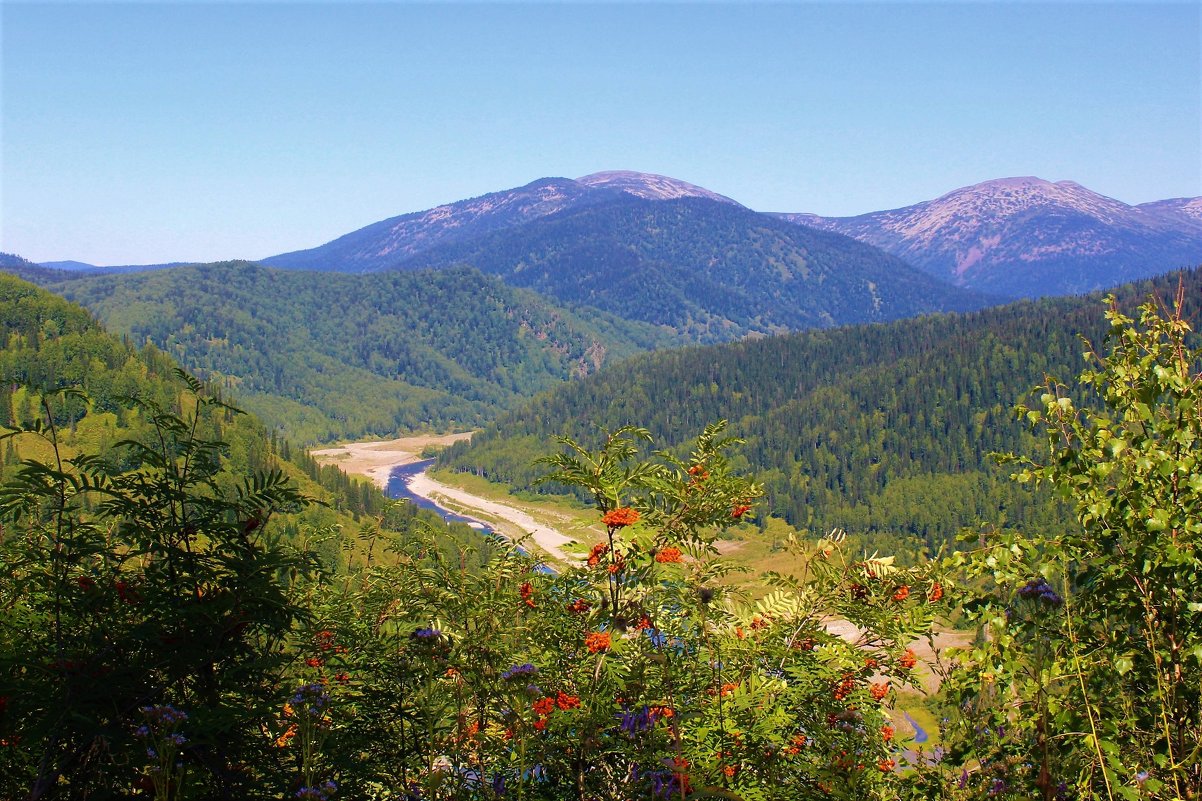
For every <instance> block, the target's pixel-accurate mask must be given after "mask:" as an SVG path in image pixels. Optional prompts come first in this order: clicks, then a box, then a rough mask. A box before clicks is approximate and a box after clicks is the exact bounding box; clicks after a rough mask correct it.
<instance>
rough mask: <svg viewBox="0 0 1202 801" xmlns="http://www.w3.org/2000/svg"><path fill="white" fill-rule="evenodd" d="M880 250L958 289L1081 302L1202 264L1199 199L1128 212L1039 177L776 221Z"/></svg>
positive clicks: (1080, 189)
mask: <svg viewBox="0 0 1202 801" xmlns="http://www.w3.org/2000/svg"><path fill="white" fill-rule="evenodd" d="M773 216H776V217H779V218H781V219H787V220H789V221H790V222H795V223H799V224H802V225H807V226H810V227H816V228H822V229H823V230H830V231H837V232H839V233H843V234H846V235H848V236H851V237H854V238H856V239H859V240H861V241H863V242H868V243H870V244H873V245H876V246H877V247H880V248H882V249H883V250H885V251H886V252H889V253H892V254H893V255H896V256H898V257H900V258H902V259H905V260H906V261H908V262H909V263H911V264H913V265H915V266H916V267H918V268H920V269H922V270H924V271H925V272H927V273H929V274H931V275H934V276H936V277H940V278H943V279H944V280H948V281H950V282H952V283H954V284H956V285H957V286H963V287H968V288H975V289H979V290H981V291H984V292H991V293H996V294H1001V295H1007V296H1012V297H1016V296H1041V295H1058V294H1075V293H1080V292H1085V291H1092V290H1095V289H1100V288H1103V287H1106V286H1113V285H1117V284H1119V283H1123V282H1124V281H1130V280H1136V279H1139V278H1145V277H1149V276H1151V275H1155V274H1158V273H1163V272H1167V271H1169V270H1171V269H1176V268H1179V267H1182V266H1191V265H1192V264H1196V263H1198V262H1202V198H1179V199H1174V200H1165V201H1154V202H1152V203H1145V204H1140V205H1138V206H1132V205H1129V204H1127V203H1123V202H1122V201H1120V200H1116V199H1114V198H1110V197H1106V196H1105V195H1101V194H1099V193H1097V192H1094V191H1092V190H1090V189H1087V188H1086V187H1084V186H1082V185H1080V184H1078V183H1076V182H1075V181H1056V182H1052V181H1047V180H1044V179H1042V178H1037V177H1034V176H1024V177H1014V178H1001V179H994V180H990V181H984V182H982V183H979V184H974V185H972V186H967V187H960V188H959V189H955V190H952V191H951V192H947V193H945V194H943V195H941V196H939V197H938V198H935V199H933V200H929V201H923V202H920V203H915V204H912V205H909V206H904V207H902V208H898V209H889V210H885V211H874V212H868V213H866V214H861V215H857V216H854V217H822V216H820V215H815V214H807V213H801V214H793V213H777V214H774V215H773Z"/></svg>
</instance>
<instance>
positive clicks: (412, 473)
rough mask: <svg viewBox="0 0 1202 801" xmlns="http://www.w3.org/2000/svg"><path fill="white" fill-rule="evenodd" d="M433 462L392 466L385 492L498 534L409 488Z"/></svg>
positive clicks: (488, 532)
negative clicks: (415, 478)
mask: <svg viewBox="0 0 1202 801" xmlns="http://www.w3.org/2000/svg"><path fill="white" fill-rule="evenodd" d="M432 464H434V460H433V459H423V460H422V461H420V462H410V463H409V464H402V465H398V466H396V467H394V468H392V470H391V471H389V473H388V485H387V487H386V488H385V490H384V492H385V493H386V494H387V495H388V497H389V498H395V499H397V500H401V499H404V500H406V501H409V502H410V503H412V504H414V505H415V506H417V507H418V508H420V509H429V510H430V511H432V512H437V513H438V514H439V515H441V516H442V519H443V520H446V521H447V522H448V523H466V524H467V525H469V526H471V527H472V528H474V529H476V530H478V531H480V532H481V533H482V534H496V532H495V531H494V530H493V529H492V528H490V527H489V526H487V525H485V524H484V523H482V522H480V521H479V520H477V519H476V518H474V517H467V516H466V515H461V514H459V513H458V512H452V511H451V510H450V509H447V508H446V507H445V506H440V505H439V504H438V502H437V501H434V500H431V499H430V498H426V497H424V496H422V495H418V494H417V493H416V492H414V491H413V490H411V489H410V488H409V482H410V481H412V480H413V479H414V477H416V476H417V475H418V474H420V473H424V472H426V470H427V469H428V468H429V467H430V465H432Z"/></svg>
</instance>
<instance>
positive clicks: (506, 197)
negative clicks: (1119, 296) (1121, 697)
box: [263, 171, 1202, 297]
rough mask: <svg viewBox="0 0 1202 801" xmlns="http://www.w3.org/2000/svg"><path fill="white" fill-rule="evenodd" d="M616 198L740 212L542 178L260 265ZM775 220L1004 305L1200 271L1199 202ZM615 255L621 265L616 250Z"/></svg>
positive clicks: (1023, 181) (320, 260) (966, 198)
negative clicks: (863, 248) (880, 253)
mask: <svg viewBox="0 0 1202 801" xmlns="http://www.w3.org/2000/svg"><path fill="white" fill-rule="evenodd" d="M617 195H634V196H636V197H639V198H643V199H646V200H655V201H671V200H677V199H680V198H703V199H706V200H710V201H714V202H716V203H722V204H726V205H728V206H733V207H740V204H739V203H737V202H736V201H734V200H732V199H731V198H728V197H726V196H724V195H719V194H718V193H716V192H712V191H710V190H708V189H704V188H702V187H699V186H696V185H694V184H690V183H686V182H684V181H680V180H677V179H674V178H667V177H665V176H662V175H651V174H648V173H638V172H622V171H618V172H600V173H594V174H593V175H586V176H584V177H582V178H577V179H575V180H570V179H567V178H544V179H541V180H539V181H535V182H534V183H531V184H528V185H526V186H523V187H519V188H517V189H511V190H507V191H504V192H494V193H492V194H489V195H485V196H483V197H480V198H475V199H472V200H465V201H460V202H458V203H451V204H448V205H445V206H439V207H438V208H435V209H431V210H429V211H425V212H417V213H415V214H407V215H404V216H402V217H395V218H392V219H390V220H384V221H382V222H379V223H375V224H374V225H370V226H368V227H366V228H363V229H360V230H358V231H355V232H353V233H350V234H347V235H346V236H343V237H340V238H338V239H336V240H334V241H333V242H330V243H327V244H325V245H322V246H320V247H316V248H311V249H309V250H302V251H296V252H293V253H284V254H281V255H279V256H272V257H270V258H268V259H264V260H263V263H264V264H270V265H274V266H279V267H289V268H307V269H319V270H337V271H346V272H362V271H370V270H378V269H388V268H392V267H398V266H404V265H406V264H408V265H413V264H416V263H419V260H416V259H415V258H414V257H416V256H417V255H419V254H422V253H426V252H428V251H431V250H435V249H438V248H445V247H446V246H449V245H457V246H464V243H467V242H471V241H474V240H475V238H476V237H479V236H482V235H484V234H493V233H495V232H497V231H502V230H523V229H524V227H525V226H527V225H530V224H533V223H534V222H536V221H538V220H541V219H543V218H546V217H549V216H553V215H557V214H562V213H570V212H572V211H573V210H578V209H581V208H584V207H591V206H599V205H605V204H607V203H612V202H615V200H616V196H617ZM772 216H775V217H778V218H780V219H784V220H787V221H789V222H794V223H801V224H802V225H806V226H809V227H812V228H819V229H822V230H827V231H834V232H836V233H840V234H845V235H847V236H850V237H852V238H854V239H858V240H860V241H862V242H866V243H868V244H870V245H874V246H876V247H879V248H881V249H882V250H884V251H886V252H887V253H890V254H892V255H894V256H897V257H899V258H901V259H902V260H904V261H906V262H908V263H909V264H911V265H913V266H915V267H917V268H919V269H920V270H923V271H924V272H926V273H928V274H930V275H932V276H934V277H936V278H938V279H940V280H942V281H947V282H949V283H951V284H954V285H956V286H959V287H963V288H967V289H974V290H977V291H980V292H983V293H987V294H991V295H999V296H1006V297H1022V296H1031V297H1036V296H1042V295H1061V294H1075V293H1081V292H1086V291H1090V290H1094V289H1099V288H1103V287H1107V286H1114V285H1116V284H1119V283H1122V282H1124V281H1131V280H1134V279H1137V278H1142V277H1147V276H1151V275H1157V274H1160V273H1163V272H1166V271H1169V270H1173V269H1177V268H1180V267H1188V266H1194V265H1197V264H1199V263H1202V198H1179V199H1173V200H1161V201H1155V202H1152V203H1144V204H1141V205H1138V206H1131V205H1128V204H1126V203H1123V202H1121V201H1118V200H1115V199H1113V198H1108V197H1105V196H1103V195H1100V194H1098V193H1096V192H1092V191H1090V190H1089V189H1086V188H1085V187H1083V186H1081V185H1080V184H1076V183H1073V182H1072V181H1059V182H1057V183H1052V182H1049V181H1045V180H1042V179H1040V178H1003V179H999V180H994V181H986V182H984V183H980V184H976V185H974V186H969V187H964V188H961V189H957V190H955V191H952V192H949V193H948V194H946V195H943V196H942V197H939V198H936V199H935V200H930V201H926V202H923V203H917V204H915V205H913V206H907V207H905V208H902V209H894V210H890V211H874V212H870V213H868V214H861V215H859V216H855V217H822V216H819V215H815V214H805V213H796V214H794V213H779V214H774V215H772ZM536 235H537V234H536ZM615 238H619V239H620V232H615ZM701 238H702V239H704V238H706V237H705V236H702V237H701ZM469 249H470V248H469ZM616 253H617V257H618V258H620V257H621V256H620V249H619V251H617V252H616ZM420 261H421V263H427V264H428V263H429V259H424V260H420ZM680 266H686V265H680Z"/></svg>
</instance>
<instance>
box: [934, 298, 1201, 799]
mask: <svg viewBox="0 0 1202 801" xmlns="http://www.w3.org/2000/svg"><path fill="white" fill-rule="evenodd" d="M1108 301H1109V304H1110V309H1109V311H1108V312H1107V315H1106V316H1107V319H1108V320H1109V322H1110V332H1109V334H1108V336H1107V342H1108V345H1109V352H1108V353H1107V354H1106V355H1105V356H1100V355H1098V354H1097V353H1095V352H1093V351H1092V349H1090V354H1089V356H1090V358H1091V359H1092V361H1093V364H1092V365H1091V367H1089V368H1088V369H1087V370H1086V371H1085V372H1083V373H1082V375H1081V378H1080V383H1081V385H1082V386H1083V388H1084V389H1085V390H1086V391H1087V392H1088V393H1089V394H1090V395H1092V398H1093V399H1094V400H1095V401H1096V402H1093V403H1090V404H1089V405H1088V406H1087V407H1086V409H1089V410H1084V409H1082V408H1081V406H1079V405H1078V403H1077V402H1074V400H1073V399H1072V398H1071V397H1070V395H1069V390H1068V388H1067V387H1065V386H1063V385H1062V384H1060V383H1058V382H1056V381H1054V380H1051V379H1049V381H1048V383H1047V385H1046V386H1045V387H1043V389H1042V394H1041V396H1040V398H1039V403H1038V404H1037V405H1034V406H1032V407H1030V408H1028V407H1025V406H1021V407H1019V409H1018V411H1019V414H1020V416H1022V417H1023V418H1024V419H1025V420H1026V421H1027V422H1028V423H1029V424H1030V425H1031V426H1032V428H1034V429H1035V430H1037V431H1038V432H1040V433H1042V435H1043V436H1044V439H1045V442H1046V446H1047V457H1046V459H1045V460H1043V461H1035V460H1032V459H1029V458H1019V457H1014V456H1010V457H1008V458H1006V459H1004V461H1005V462H1007V463H1010V464H1013V465H1015V466H1016V468H1017V472H1016V474H1015V478H1016V479H1017V480H1019V481H1021V482H1024V483H1035V484H1047V485H1050V486H1052V487H1053V488H1055V490H1056V491H1057V492H1059V493H1060V494H1061V495H1062V496H1063V497H1064V498H1065V499H1067V500H1068V501H1069V502H1070V503H1072V504H1073V508H1074V509H1075V512H1076V517H1077V519H1078V521H1079V522H1080V528H1079V529H1066V530H1065V531H1062V532H1049V533H1046V534H1042V535H1020V534H1015V533H1008V534H1006V535H1003V536H998V537H996V538H995V539H993V540H992V541H991V542H989V543H988V544H987V547H985V548H984V549H982V550H981V551H979V552H977V553H974V554H972V556H971V558H968V559H964V558H961V559H960V560H959V561H961V562H962V563H963V562H967V564H968V567H969V570H970V574H971V575H974V576H978V577H982V578H986V579H988V580H990V581H991V582H992V583H993V584H994V585H995V586H996V587H997V591H996V592H994V593H991V594H988V595H986V596H984V597H983V598H981V599H980V600H979V602H978V603H976V604H974V605H973V606H972V608H971V616H972V618H973V619H974V620H975V621H976V622H977V624H978V625H979V626H980V627H981V631H982V633H983V634H985V635H986V637H987V639H986V640H984V641H983V642H982V643H981V644H980V645H979V647H977V648H976V649H975V650H973V651H972V652H971V653H968V654H966V655H965V656H964V659H963V660H962V665H961V669H960V670H959V671H957V672H954V673H953V674H952V676H951V681H950V682H949V683H948V684H947V685H945V690H946V692H947V697H948V701H949V703H950V704H952V711H951V713H950V714H951V715H952V718H953V721H954V722H953V725H952V727H951V730H950V732H949V734H950V735H952V736H951V738H950V739H951V740H952V741H954V742H955V743H956V745H955V747H954V748H953V749H952V751H951V753H950V757H951V761H952V763H953V764H956V765H960V766H963V767H964V768H967V769H968V770H967V771H966V772H965V773H964V776H963V779H962V780H958V784H960V786H961V787H962V788H963V789H964V790H965V791H966V792H968V791H970V790H972V789H974V788H975V790H976V791H977V793H988V794H989V795H992V796H995V797H1014V798H1031V797H1038V798H1043V799H1053V798H1105V799H1108V801H1109V799H1115V798H1122V799H1136V798H1175V799H1179V798H1198V797H1200V796H1202V706H1200V699H1202V596H1200V595H1199V587H1202V555H1200V554H1199V552H1198V542H1199V537H1200V536H1202V465H1200V464H1199V459H1200V457H1202V374H1200V373H1199V372H1198V371H1199V360H1198V358H1197V356H1196V355H1195V354H1194V353H1192V352H1191V351H1190V349H1189V348H1188V347H1187V341H1186V340H1187V337H1188V336H1189V333H1190V327H1189V325H1188V324H1187V323H1186V321H1185V320H1184V319H1182V316H1181V308H1182V302H1181V297H1180V293H1179V295H1178V299H1177V303H1176V307H1175V311H1174V313H1173V314H1170V315H1162V313H1161V312H1160V310H1159V309H1158V307H1157V305H1156V304H1154V303H1152V302H1148V303H1147V304H1145V305H1144V306H1142V307H1141V309H1140V313H1139V323H1138V324H1136V322H1135V320H1133V319H1131V318H1130V317H1128V316H1126V315H1124V314H1123V313H1122V312H1121V311H1120V310H1119V309H1118V306H1117V305H1116V304H1115V303H1114V301H1113V298H1111V299H1108ZM974 766H975V769H974Z"/></svg>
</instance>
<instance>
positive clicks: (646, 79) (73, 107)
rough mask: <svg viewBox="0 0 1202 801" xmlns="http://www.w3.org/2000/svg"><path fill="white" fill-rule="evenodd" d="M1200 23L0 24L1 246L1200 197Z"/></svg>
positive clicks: (223, 14) (794, 6)
mask: <svg viewBox="0 0 1202 801" xmlns="http://www.w3.org/2000/svg"><path fill="white" fill-rule="evenodd" d="M1200 17H1202V4H1198V3H1194V2H1180V3H1169V4H1153V3H1122V4H1099V3H1067V2H1066V3H1056V4H1040V3H984V2H981V3H977V2H972V3H932V4H916V3H896V2H895V3H875V4H869V3H839V4H835V3H776V4H752V3H732V4H723V3H706V4H696V3H667V4H641V3H617V4H604V5H591V4H576V3H559V4H527V3H500V4H496V3H494V4H465V3H456V4H434V5H430V4H408V3H376V4H357V3H247V4H242V3H206V4H187V3H133V4H113V3H70V4H47V3H32V2H13V0H6V1H5V2H3V4H2V5H0V44H2V52H3V55H2V56H0V59H2V60H0V69H2V83H0V91H2V94H0V122H2V127H0V138H2V141H0V158H2V163H0V250H3V251H7V252H15V253H18V254H21V255H23V256H25V257H27V258H30V259H33V260H35V261H49V260H60V259H78V260H81V261H89V262H92V263H97V264H126V263H149V262H160V261H175V260H183V261H190V260H197V261H201V260H203V261H207V260H216V259H224V258H252V259H253V258H262V257H265V256H268V255H271V254H274V253H278V252H281V251H286V250H294V249H297V248H302V247H309V246H313V245H317V244H320V243H322V242H325V241H328V240H329V239H332V238H334V237H336V236H339V235H341V234H343V233H346V232H348V231H350V230H353V229H356V228H359V227H362V226H364V225H367V224H368V223H371V222H374V221H376V220H380V219H383V218H386V217H390V216H394V215H397V214H402V213H406V212H409V211H416V210H419V209H424V208H429V207H431V206H435V205H438V204H440V203H444V202H449V201H453V200H458V199H462V198H466V197H472V196H475V195H480V194H484V193H486V192H490V191H495V190H499V189H505V188H509V187H512V186H518V185H521V184H525V183H528V182H529V181H532V180H534V179H536V178H539V177H543V176H552V175H560V176H567V177H576V176H579V175H584V174H587V173H590V172H595V171H598V170H606V169H632V170H642V171H646V172H655V173H661V174H665V175H671V176H674V177H677V178H682V179H684V180H687V181H691V182H693V183H696V184H700V185H702V186H705V187H707V188H709V189H713V190H714V191H717V192H721V193H723V194H726V195H729V196H731V197H733V198H735V199H737V200H739V201H741V202H742V203H744V204H746V205H748V206H751V207H752V208H756V209H760V210H765V211H812V212H816V213H820V214H829V215H849V214H857V213H862V212H866V211H873V210H877V209H883V208H895V207H898V206H903V205H907V204H910V203H914V202H917V201H920V200H925V199H929V198H932V197H936V196H938V195H940V194H943V193H944V192H947V191H949V190H951V189H953V188H956V187H959V186H963V185H966V184H971V183H976V182H978V181H982V180H987V179H990V178H998V177H1004V176H1013V175H1038V176H1040V177H1043V178H1047V179H1050V180H1062V179H1071V180H1075V181H1077V182H1079V183H1081V184H1084V185H1085V186H1087V187H1089V188H1091V189H1093V190H1095V191H1098V192H1101V193H1103V194H1106V195H1109V196H1111V197H1116V198H1118V199H1120V200H1123V201H1126V202H1129V203H1139V202H1145V201H1149V200H1157V199H1162V198H1168V197H1182V196H1196V195H1202V117H1200V107H1202V86H1200V82H1202V78H1200V75H1202V67H1200V63H1202V56H1200V48H1202V25H1200Z"/></svg>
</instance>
